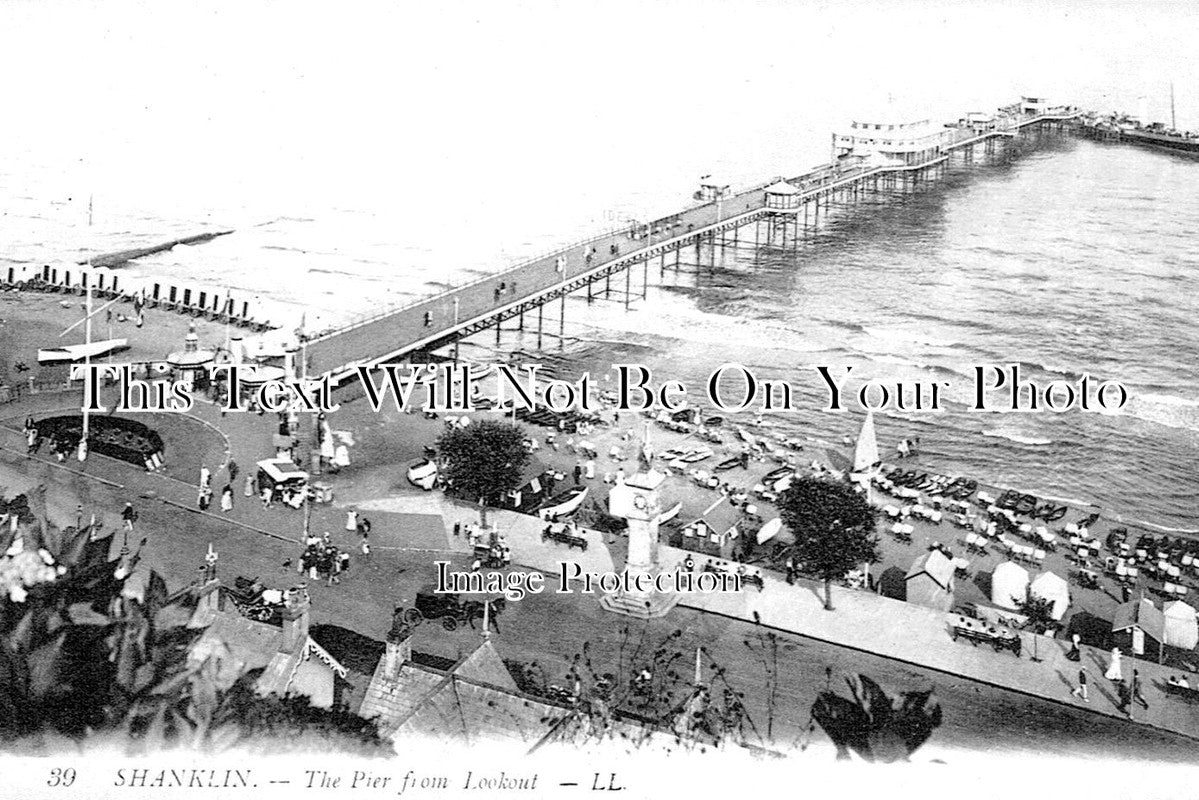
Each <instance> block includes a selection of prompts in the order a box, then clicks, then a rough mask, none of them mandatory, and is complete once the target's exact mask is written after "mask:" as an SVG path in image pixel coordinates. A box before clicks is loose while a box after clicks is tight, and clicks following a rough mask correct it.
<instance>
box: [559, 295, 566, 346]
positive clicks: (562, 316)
mask: <svg viewBox="0 0 1199 800" xmlns="http://www.w3.org/2000/svg"><path fill="white" fill-rule="evenodd" d="M558 313H559V316H558V347H559V348H564V347H566V292H563V293H562V301H561V302H560V303H559V304H558Z"/></svg>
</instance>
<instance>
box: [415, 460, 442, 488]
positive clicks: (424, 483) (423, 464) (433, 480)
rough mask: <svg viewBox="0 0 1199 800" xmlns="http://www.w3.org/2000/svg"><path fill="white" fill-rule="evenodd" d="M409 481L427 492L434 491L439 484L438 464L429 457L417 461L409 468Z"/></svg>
mask: <svg viewBox="0 0 1199 800" xmlns="http://www.w3.org/2000/svg"><path fill="white" fill-rule="evenodd" d="M408 482H409V483H411V484H412V485H413V486H419V487H420V488H421V489H424V490H425V491H426V492H429V491H432V490H433V487H434V486H436V485H437V464H435V463H434V462H432V461H430V460H429V459H425V460H424V461H418V462H416V463H415V464H413V465H412V466H411V467H409V468H408Z"/></svg>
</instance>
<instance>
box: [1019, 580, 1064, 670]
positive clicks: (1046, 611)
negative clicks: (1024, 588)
mask: <svg viewBox="0 0 1199 800" xmlns="http://www.w3.org/2000/svg"><path fill="white" fill-rule="evenodd" d="M1012 602H1013V603H1015V604H1016V610H1017V611H1019V612H1020V613H1021V614H1023V615H1024V618H1025V620H1026V621H1025V623H1024V627H1025V628H1027V629H1029V630H1031V631H1032V632H1033V633H1035V634H1042V633H1045V631H1047V630H1049V629H1050V628H1053V627H1055V626H1056V625H1057V620H1055V619H1054V618H1053V601H1052V600H1049V599H1047V598H1044V597H1040V596H1038V595H1035V594H1033V593H1032V592H1029V593H1028V595H1027V596H1026V597H1025V598H1024V599H1023V600H1021V599H1020V598H1019V597H1013V598H1012ZM1032 660H1033V661H1040V660H1041V659H1040V658H1038V657H1037V637H1036V636H1034V637H1033V638H1032Z"/></svg>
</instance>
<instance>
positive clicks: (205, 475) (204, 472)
mask: <svg viewBox="0 0 1199 800" xmlns="http://www.w3.org/2000/svg"><path fill="white" fill-rule="evenodd" d="M210 480H212V473H211V472H209V471H208V466H207V465H206V464H201V465H200V488H201V489H203V488H204V487H205V486H207V485H208V483H209V481H210Z"/></svg>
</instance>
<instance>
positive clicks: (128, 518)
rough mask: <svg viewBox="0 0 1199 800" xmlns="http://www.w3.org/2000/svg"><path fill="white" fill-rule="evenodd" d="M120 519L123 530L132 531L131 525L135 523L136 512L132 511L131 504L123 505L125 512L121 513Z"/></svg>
mask: <svg viewBox="0 0 1199 800" xmlns="http://www.w3.org/2000/svg"><path fill="white" fill-rule="evenodd" d="M121 519H122V520H124V521H125V530H127V531H132V530H133V523H134V522H136V521H137V512H136V511H134V510H133V503H126V504H125V510H124V511H122V512H121Z"/></svg>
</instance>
